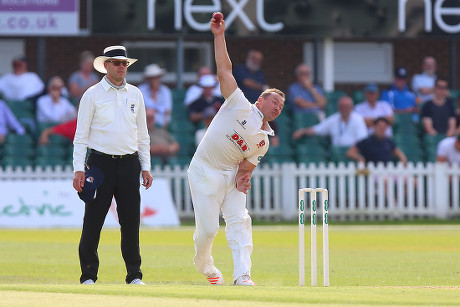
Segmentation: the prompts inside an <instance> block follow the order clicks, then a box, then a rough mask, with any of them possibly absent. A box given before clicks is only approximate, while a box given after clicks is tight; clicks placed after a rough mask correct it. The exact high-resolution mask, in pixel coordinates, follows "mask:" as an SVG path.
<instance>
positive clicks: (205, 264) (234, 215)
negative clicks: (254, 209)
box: [187, 158, 252, 280]
mask: <svg viewBox="0 0 460 307" xmlns="http://www.w3.org/2000/svg"><path fill="white" fill-rule="evenodd" d="M237 171H238V169H237V168H235V169H234V170H231V171H222V170H216V169H215V168H212V167H211V166H210V165H208V164H206V163H204V162H202V161H199V160H198V159H196V158H194V159H193V160H192V162H191V163H190V167H189V169H188V171H187V174H188V181H189V185H190V190H191V192H192V201H193V207H194V210H195V224H196V228H195V233H194V235H193V240H194V242H195V257H194V258H193V261H194V263H195V265H196V267H197V268H198V271H199V272H200V273H202V274H204V275H206V276H212V275H213V274H214V273H215V272H216V268H215V266H214V261H213V258H212V256H211V250H212V243H213V241H214V237H215V236H216V234H217V231H218V230H219V213H220V211H222V217H223V218H224V220H225V223H226V227H225V234H226V237H227V242H228V245H229V247H230V249H231V250H232V253H233V263H234V271H233V280H236V279H237V278H238V277H240V276H242V275H245V274H247V275H249V276H251V275H250V274H251V253H252V225H251V217H250V216H249V214H248V210H247V209H246V194H244V193H242V192H240V191H238V190H237V189H236V185H235V176H236V172H237Z"/></svg>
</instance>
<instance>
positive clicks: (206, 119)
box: [195, 107, 217, 146]
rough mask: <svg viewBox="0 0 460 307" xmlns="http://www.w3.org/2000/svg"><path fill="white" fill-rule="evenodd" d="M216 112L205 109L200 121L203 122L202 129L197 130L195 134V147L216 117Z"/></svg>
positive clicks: (210, 108) (212, 108) (211, 108)
mask: <svg viewBox="0 0 460 307" xmlns="http://www.w3.org/2000/svg"><path fill="white" fill-rule="evenodd" d="M216 113H217V110H216V108H214V107H207V108H206V109H204V111H203V118H202V119H201V121H202V122H203V125H204V128H201V129H198V130H197V131H196V132H195V145H196V146H198V144H200V142H201V140H202V139H203V137H204V135H205V134H206V130H207V129H208V127H209V125H210V124H211V122H212V120H213V118H214V116H215V115H216Z"/></svg>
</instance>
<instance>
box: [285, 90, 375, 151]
mask: <svg viewBox="0 0 460 307" xmlns="http://www.w3.org/2000/svg"><path fill="white" fill-rule="evenodd" d="M338 107H339V112H337V113H334V114H332V115H331V116H329V117H327V118H326V119H325V120H324V121H322V122H320V123H319V124H317V125H315V126H313V127H309V128H303V129H298V130H296V131H295V132H294V134H293V135H292V137H293V138H294V140H297V139H299V138H300V137H302V136H304V135H329V136H330V137H331V141H332V145H333V146H352V145H354V144H356V143H357V142H358V141H361V140H362V139H364V138H366V137H367V128H366V124H365V123H364V119H363V117H362V116H361V115H359V114H358V113H356V112H354V111H353V100H352V99H351V98H350V97H347V96H344V97H341V98H340V99H339V102H338Z"/></svg>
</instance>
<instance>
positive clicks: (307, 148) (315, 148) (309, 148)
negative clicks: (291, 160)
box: [295, 144, 327, 156]
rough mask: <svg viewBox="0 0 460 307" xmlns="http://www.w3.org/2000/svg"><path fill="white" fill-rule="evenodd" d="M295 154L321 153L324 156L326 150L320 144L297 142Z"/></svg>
mask: <svg viewBox="0 0 460 307" xmlns="http://www.w3.org/2000/svg"><path fill="white" fill-rule="evenodd" d="M295 151H296V154H297V155H298V156H299V155H307V156H308V155H314V156H317V155H323V156H326V155H327V153H326V150H325V149H324V147H323V146H321V145H320V144H299V145H297V146H296V147H295Z"/></svg>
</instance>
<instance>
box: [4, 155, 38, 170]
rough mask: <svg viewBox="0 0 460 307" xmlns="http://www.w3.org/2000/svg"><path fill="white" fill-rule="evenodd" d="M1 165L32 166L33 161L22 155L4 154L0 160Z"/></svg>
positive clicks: (14, 166)
mask: <svg viewBox="0 0 460 307" xmlns="http://www.w3.org/2000/svg"><path fill="white" fill-rule="evenodd" d="M1 164H2V166H3V167H8V166H12V167H13V168H22V169H24V168H25V167H27V166H32V165H33V161H32V159H29V158H27V157H24V156H4V157H3V158H2V160H1Z"/></svg>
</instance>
